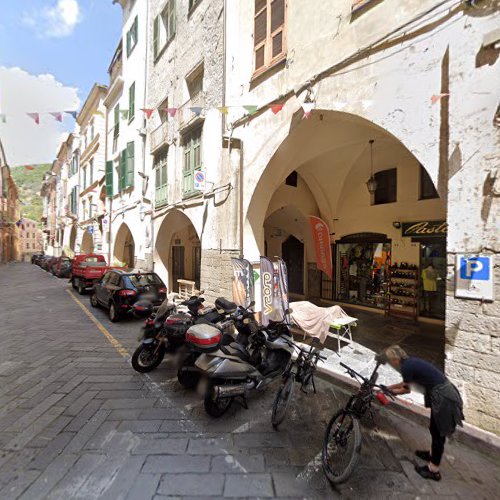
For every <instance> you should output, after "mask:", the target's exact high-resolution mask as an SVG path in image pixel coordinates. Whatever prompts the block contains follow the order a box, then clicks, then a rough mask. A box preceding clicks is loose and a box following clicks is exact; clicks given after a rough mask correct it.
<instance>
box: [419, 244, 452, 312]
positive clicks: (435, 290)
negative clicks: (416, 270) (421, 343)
mask: <svg viewBox="0 0 500 500" xmlns="http://www.w3.org/2000/svg"><path fill="white" fill-rule="evenodd" d="M420 281H421V283H420V297H419V309H420V316H426V317H428V318H435V319H442V320H444V318H445V307H446V239H444V238H439V239H437V240H436V239H434V240H431V239H429V240H424V241H420Z"/></svg>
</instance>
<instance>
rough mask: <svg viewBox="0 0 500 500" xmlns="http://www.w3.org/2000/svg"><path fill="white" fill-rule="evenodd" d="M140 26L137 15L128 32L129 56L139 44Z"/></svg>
mask: <svg viewBox="0 0 500 500" xmlns="http://www.w3.org/2000/svg"><path fill="white" fill-rule="evenodd" d="M138 28H139V20H138V19H137V16H135V19H134V21H133V23H132V26H131V27H130V29H129V30H128V32H127V57H128V56H130V54H132V51H133V50H134V47H135V46H136V45H137V34H138V33H137V32H138Z"/></svg>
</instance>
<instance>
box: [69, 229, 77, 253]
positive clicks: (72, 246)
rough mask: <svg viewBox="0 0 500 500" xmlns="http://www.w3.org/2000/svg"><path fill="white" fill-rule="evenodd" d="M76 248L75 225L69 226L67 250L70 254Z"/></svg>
mask: <svg viewBox="0 0 500 500" xmlns="http://www.w3.org/2000/svg"><path fill="white" fill-rule="evenodd" d="M75 248H76V226H71V232H70V233H69V250H70V251H71V253H72V255H74V253H75Z"/></svg>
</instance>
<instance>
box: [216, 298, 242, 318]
mask: <svg viewBox="0 0 500 500" xmlns="http://www.w3.org/2000/svg"><path fill="white" fill-rule="evenodd" d="M215 307H216V308H217V309H222V310H223V311H224V312H225V313H226V314H232V313H234V312H235V311H236V309H237V308H238V306H237V305H236V304H235V303H234V302H231V301H230V300H227V299H225V298H224V297H219V298H218V299H216V300H215Z"/></svg>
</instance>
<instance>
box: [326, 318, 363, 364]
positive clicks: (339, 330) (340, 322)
mask: <svg viewBox="0 0 500 500" xmlns="http://www.w3.org/2000/svg"><path fill="white" fill-rule="evenodd" d="M357 324H358V318H353V317H351V316H344V317H343V318H339V319H336V320H335V321H333V322H332V323H330V328H329V332H331V333H333V334H334V335H330V336H332V337H333V336H335V337H336V338H337V344H338V351H337V354H338V355H339V356H340V341H341V340H343V341H344V342H348V343H351V342H352V332H351V327H353V326H357ZM334 330H335V331H334Z"/></svg>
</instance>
